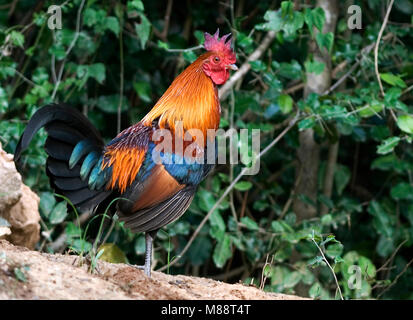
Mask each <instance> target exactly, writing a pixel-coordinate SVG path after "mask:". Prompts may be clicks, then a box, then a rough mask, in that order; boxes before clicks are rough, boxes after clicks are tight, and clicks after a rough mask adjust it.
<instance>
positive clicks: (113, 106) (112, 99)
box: [96, 94, 129, 114]
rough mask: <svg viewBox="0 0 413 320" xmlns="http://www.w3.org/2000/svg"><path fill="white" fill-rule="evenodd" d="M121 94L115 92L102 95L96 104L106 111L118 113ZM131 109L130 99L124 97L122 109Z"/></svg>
mask: <svg viewBox="0 0 413 320" xmlns="http://www.w3.org/2000/svg"><path fill="white" fill-rule="evenodd" d="M119 101H120V96H119V95H118V94H113V95H109V96H100V97H99V98H98V99H97V101H96V106H97V107H98V108H99V109H101V110H102V111H104V112H107V113H113V114H116V113H117V112H118V105H119ZM128 109H129V105H128V100H127V99H125V98H124V99H122V105H121V111H122V112H123V111H126V110H128Z"/></svg>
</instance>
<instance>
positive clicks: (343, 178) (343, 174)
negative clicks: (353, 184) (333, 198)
mask: <svg viewBox="0 0 413 320" xmlns="http://www.w3.org/2000/svg"><path fill="white" fill-rule="evenodd" d="M350 178H351V171H350V169H349V168H347V166H344V165H341V164H337V165H336V168H335V170H334V184H335V187H336V190H337V193H338V194H339V195H341V194H342V193H343V190H344V189H345V187H346V186H347V184H348V183H349V182H350Z"/></svg>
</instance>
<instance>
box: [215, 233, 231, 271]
mask: <svg viewBox="0 0 413 320" xmlns="http://www.w3.org/2000/svg"><path fill="white" fill-rule="evenodd" d="M231 256H232V245H231V237H230V236H229V235H228V234H225V235H224V237H223V239H222V240H221V241H219V242H218V243H217V245H216V246H215V249H214V253H213V255H212V259H213V260H214V263H215V265H216V266H217V268H222V267H223V266H224V265H225V263H226V262H227V260H228V259H229V258H231Z"/></svg>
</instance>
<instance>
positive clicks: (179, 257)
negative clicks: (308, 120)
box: [158, 113, 299, 271]
mask: <svg viewBox="0 0 413 320" xmlns="http://www.w3.org/2000/svg"><path fill="white" fill-rule="evenodd" d="M298 115H299V114H298V113H297V115H296V116H295V117H294V119H293V120H292V121H291V122H290V123H289V124H288V126H287V127H286V128H285V129H284V130H283V131H282V132H281V133H280V134H279V135H278V136H277V137H276V138H275V139H274V140H273V141H272V142H271V143H270V144H269V145H268V146H266V147H265V148H264V149H263V150H262V151H261V152H260V154H259V155H258V156H257V158H256V160H255V161H258V160H259V159H260V158H261V157H262V156H264V154H266V153H267V152H268V151H269V150H270V149H271V148H272V147H274V146H275V145H276V144H277V143H278V141H280V139H281V138H282V137H283V136H284V135H285V134H286V133H287V132H288V131H290V130H291V128H292V127H294V125H295V124H296V123H297V121H298V119H299V117H298ZM249 169H250V168H248V167H244V168H243V169H242V170H241V172H240V173H239V174H238V176H237V177H236V178H235V179H234V180H233V181H232V183H231V184H230V185H229V186H228V187H227V189H226V190H225V191H224V193H223V194H222V195H221V197H220V198H219V199H218V201H217V202H215V204H214V205H213V206H212V208H211V209H210V210H209V212H208V213H207V215H206V216H205V217H204V219H203V220H202V222H201V223H200V224H199V225H198V227H197V228H196V230H195V232H194V233H193V234H192V236H191V238H190V239H189V241H188V242H187V244H186V245H185V247H184V248H183V249H182V251H181V252H180V254H179V255H178V256H177V257H176V259H175V260H173V261H172V262H171V263H170V264H168V265H165V266H163V267H161V268H160V269H158V271H163V270H165V269H167V268H169V267H171V266H173V265H174V264H176V263H177V262H178V261H179V260H180V259H181V258H182V257H183V255H184V254H185V253H186V252H187V251H188V249H189V247H190V246H191V244H192V242H193V241H194V240H195V238H196V237H197V236H198V234H199V232H200V231H201V229H202V227H203V226H204V225H205V223H206V222H207V221H208V219H209V217H210V216H211V214H212V213H213V212H214V211H215V210H216V209H217V208H218V206H219V205H220V204H221V202H222V201H223V200H224V199H225V198H226V196H227V195H228V194H229V193H230V191H231V190H232V189H233V188H234V186H235V185H236V184H237V182H238V181H239V180H240V179H241V178H242V176H243V175H244V174H245V173H246V172H247V171H248V170H249Z"/></svg>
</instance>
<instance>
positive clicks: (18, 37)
mask: <svg viewBox="0 0 413 320" xmlns="http://www.w3.org/2000/svg"><path fill="white" fill-rule="evenodd" d="M9 35H10V41H11V43H13V45H15V46H17V47H20V48H23V45H24V35H23V34H22V33H20V32H18V31H14V30H13V31H12V32H10V34H9Z"/></svg>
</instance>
